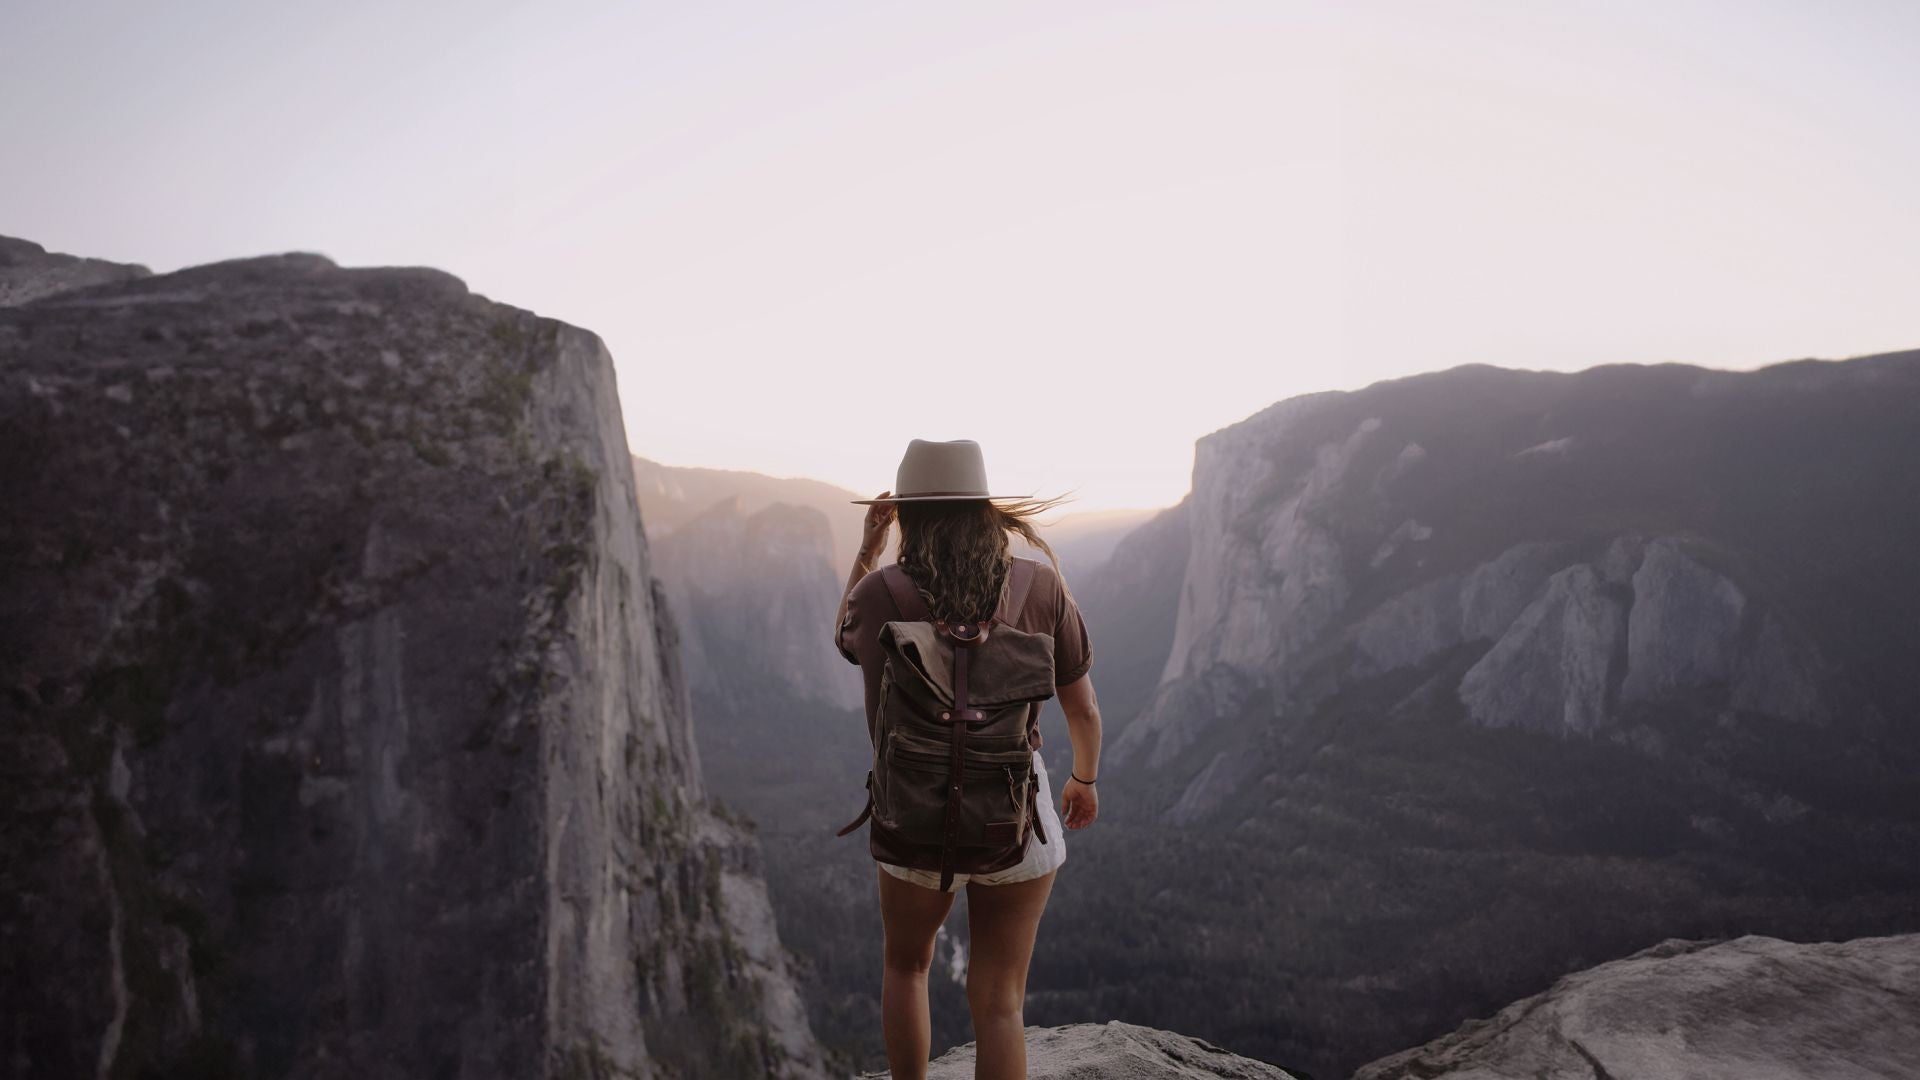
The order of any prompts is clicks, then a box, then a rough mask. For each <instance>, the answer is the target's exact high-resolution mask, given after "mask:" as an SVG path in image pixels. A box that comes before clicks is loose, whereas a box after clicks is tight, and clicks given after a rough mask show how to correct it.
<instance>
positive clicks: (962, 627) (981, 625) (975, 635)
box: [933, 619, 993, 647]
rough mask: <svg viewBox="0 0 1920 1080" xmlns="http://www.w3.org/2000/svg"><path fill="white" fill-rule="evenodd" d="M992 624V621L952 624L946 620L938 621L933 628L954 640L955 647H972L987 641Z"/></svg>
mask: <svg viewBox="0 0 1920 1080" xmlns="http://www.w3.org/2000/svg"><path fill="white" fill-rule="evenodd" d="M991 622H993V620H992V619H983V620H981V621H979V622H957V623H950V622H947V621H946V620H945V619H937V620H935V621H934V624H933V626H934V629H935V630H938V631H939V632H940V633H942V634H945V635H946V636H947V637H949V638H952V639H953V643H954V644H955V645H966V646H969V647H971V646H974V645H978V644H980V643H981V642H983V641H985V640H987V628H988V624H989V623H991Z"/></svg>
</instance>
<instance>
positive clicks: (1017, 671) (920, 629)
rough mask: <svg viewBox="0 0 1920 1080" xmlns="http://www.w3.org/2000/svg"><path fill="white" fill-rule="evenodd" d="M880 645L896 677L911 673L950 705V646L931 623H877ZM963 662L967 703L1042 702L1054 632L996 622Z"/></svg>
mask: <svg viewBox="0 0 1920 1080" xmlns="http://www.w3.org/2000/svg"><path fill="white" fill-rule="evenodd" d="M880 648H881V650H882V652H883V653H884V655H885V656H886V662H887V664H888V666H889V667H891V668H892V669H893V671H894V672H895V673H896V674H895V676H894V677H895V678H896V679H900V678H905V677H906V673H908V672H911V673H912V676H913V679H914V681H915V682H917V683H918V684H920V686H921V687H923V688H924V690H925V692H926V695H927V696H929V697H931V698H933V699H934V700H936V701H938V702H939V703H940V704H941V705H945V706H952V704H953V645H952V643H951V642H946V641H942V640H941V639H940V635H939V632H938V631H936V630H935V629H934V628H933V624H932V623H927V622H916V621H907V620H893V621H891V622H887V623H885V624H883V625H882V626H881V627H880ZM967 666H968V673H967V687H968V693H967V703H968V704H969V705H974V706H982V707H984V706H989V705H992V706H999V705H1011V704H1014V703H1016V702H1022V701H1045V700H1047V699H1048V698H1051V697H1052V696H1053V693H1054V686H1053V671H1054V667H1053V635H1052V634H1029V633H1026V632H1024V631H1021V630H1017V629H1015V628H1013V627H1011V626H1007V625H1004V624H1000V623H995V624H994V625H993V627H992V629H991V630H989V631H988V633H987V640H985V641H983V642H981V643H980V644H979V645H978V646H975V647H974V648H973V650H972V653H971V655H970V656H969V657H968V659H967Z"/></svg>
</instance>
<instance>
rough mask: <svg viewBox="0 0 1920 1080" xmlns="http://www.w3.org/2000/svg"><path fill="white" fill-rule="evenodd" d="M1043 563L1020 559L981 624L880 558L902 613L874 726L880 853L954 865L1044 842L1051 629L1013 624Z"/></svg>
mask: <svg viewBox="0 0 1920 1080" xmlns="http://www.w3.org/2000/svg"><path fill="white" fill-rule="evenodd" d="M1036 569H1037V566H1036V564H1035V563H1034V562H1032V561H1031V560H1028V559H1014V560H1013V565H1012V567H1011V569H1010V570H1009V571H1008V574H1009V577H1008V582H1007V588H1006V590H1005V591H1004V592H1003V593H1002V600H1001V604H1000V607H999V609H998V610H996V611H995V612H994V614H993V616H992V617H991V618H989V619H987V620H986V621H984V622H977V623H974V622H969V623H953V624H951V625H949V624H948V623H947V622H946V621H945V620H939V619H935V618H933V616H932V615H931V614H930V613H929V612H928V610H927V606H926V602H925V601H924V600H923V599H922V598H921V596H920V591H919V589H918V588H916V587H915V585H914V583H913V579H912V578H910V577H908V576H907V573H906V571H905V570H903V569H902V568H901V567H900V565H899V564H898V563H893V564H889V565H887V566H883V567H881V569H880V573H881V575H882V577H883V579H884V580H885V582H886V586H887V593H888V595H889V596H890V597H891V598H892V600H893V604H894V607H895V609H896V611H897V614H898V615H899V616H900V617H899V618H898V619H895V620H892V621H889V622H887V623H884V624H883V625H882V626H881V628H880V633H879V642H880V647H881V651H882V654H883V656H884V657H885V661H884V665H883V667H882V668H881V673H880V696H879V704H878V707H877V710H876V714H875V717H874V724H873V727H872V729H871V730H870V731H869V732H868V734H869V735H870V737H871V738H872V741H873V767H872V768H870V769H868V770H867V805H866V807H865V808H864V809H862V810H861V811H860V816H859V817H856V818H854V819H853V821H851V822H849V823H848V824H847V825H846V826H845V827H844V828H842V829H840V830H839V832H838V833H836V834H835V835H837V836H845V835H847V834H848V833H850V832H852V831H853V830H854V829H856V828H858V827H859V826H860V823H861V822H863V821H867V820H868V819H869V818H871V820H872V824H871V825H870V826H869V827H868V844H869V847H870V849H871V851H872V854H873V857H874V858H875V859H877V860H879V861H881V862H885V863H892V864H893V865H895V866H905V867H911V868H913V869H918V870H928V871H938V872H939V874H940V889H941V890H942V891H945V890H946V889H948V888H949V887H951V885H952V884H953V875H954V874H956V873H966V874H983V873H991V872H993V871H995V870H1005V869H1008V868H1010V867H1012V866H1015V865H1017V864H1018V863H1019V862H1020V861H1021V859H1023V858H1024V857H1025V855H1026V845H1027V831H1028V830H1029V829H1031V830H1033V831H1034V833H1035V834H1036V838H1037V839H1038V840H1039V841H1040V842H1041V843H1043V844H1044V843H1047V842H1048V840H1047V836H1046V833H1045V831H1044V830H1043V829H1041V827H1040V814H1039V793H1038V785H1037V781H1036V777H1035V775H1034V766H1033V755H1034V747H1035V746H1037V745H1038V743H1039V739H1038V735H1039V716H1040V708H1041V705H1042V704H1043V703H1044V702H1045V701H1046V700H1047V699H1048V698H1050V697H1052V696H1053V693H1054V685H1053V676H1054V666H1053V637H1052V635H1050V634H1030V633H1026V632H1024V631H1022V630H1020V629H1018V628H1016V627H1015V626H1014V621H1015V619H1016V618H1017V617H1018V615H1019V613H1020V608H1021V605H1022V604H1024V603H1025V602H1026V598H1027V593H1028V592H1029V591H1030V590H1031V587H1032V585H1033V574H1034V571H1035V570H1036Z"/></svg>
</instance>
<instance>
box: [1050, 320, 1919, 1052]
mask: <svg viewBox="0 0 1920 1080" xmlns="http://www.w3.org/2000/svg"><path fill="white" fill-rule="evenodd" d="M1916 416H1920V353H1903V354H1891V355H1886V356H1875V357H1862V358H1857V359H1853V360H1845V361H1795V362H1791V363H1786V364H1779V365H1774V366H1772V367H1768V368H1763V369H1760V370H1757V371H1752V372H1724V371H1710V370H1706V369H1701V368H1693V367H1686V366H1682V365H1659V366H1651V367H1643V366H1626V365H1617V366H1607V367H1599V368H1593V369H1590V370H1587V371H1582V372H1577V373H1569V374H1562V373H1549V372H1530V371H1508V370H1501V369H1496V368H1488V367H1484V366H1466V367H1461V368H1455V369H1452V370H1448V371H1441V372H1435V373H1431V374H1427V375H1420V376H1416V377H1413V378H1407V379H1396V380H1392V381H1388V382H1382V383H1377V384H1374V385H1372V386H1369V387H1366V388H1364V389H1362V390H1357V391H1353V392H1343V393H1330V394H1315V395H1309V396H1307V397H1303V398H1296V399H1291V400H1289V401H1285V402H1281V403H1279V404H1277V405H1275V406H1273V407H1271V408H1269V409H1266V410H1263V411H1262V412H1260V413H1258V414H1256V415H1254V416H1252V417H1250V418H1248V419H1247V420H1246V421H1244V422H1243V423H1240V424H1236V425H1234V426H1233V427H1230V428H1227V429H1224V430H1222V431H1219V432H1215V433H1213V434H1211V435H1209V436H1207V437H1206V438H1204V439H1202V440H1201V441H1200V443H1199V445H1198V447H1197V448H1196V455H1195V467H1194V488H1193V492H1192V494H1191V495H1190V497H1189V504H1188V526H1189V535H1188V537H1187V543H1186V545H1185V547H1184V549H1182V548H1180V547H1179V546H1178V545H1174V544H1169V543H1166V542H1164V538H1161V539H1159V540H1154V538H1152V537H1150V536H1145V535H1143V536H1142V540H1143V542H1142V543H1140V544H1137V545H1136V544H1134V543H1133V538H1131V537H1130V538H1129V540H1128V542H1127V543H1123V544H1122V546H1121V549H1120V550H1119V551H1116V554H1115V558H1114V560H1113V565H1111V566H1108V567H1102V568H1100V571H1099V572H1098V573H1096V574H1094V575H1093V576H1092V580H1085V581H1082V582H1078V583H1076V589H1077V590H1078V591H1079V592H1080V593H1081V594H1082V595H1086V596H1093V595H1108V594H1110V595H1113V596H1116V597H1120V598H1122V600H1121V602H1120V603H1119V604H1118V605H1117V606H1116V605H1106V604H1103V605H1101V606H1100V608H1099V609H1098V610H1097V611H1096V610H1095V609H1094V607H1093V606H1092V605H1089V627H1090V630H1091V632H1092V634H1093V637H1094V640H1095V648H1096V651H1097V650H1099V649H1100V648H1101V645H1100V642H1101V641H1103V640H1106V639H1108V638H1114V637H1121V636H1131V637H1132V638H1133V639H1134V640H1136V641H1142V642H1145V641H1151V640H1154V639H1155V637H1156V635H1163V636H1160V637H1159V638H1158V639H1159V640H1163V641H1165V642H1166V643H1167V644H1166V646H1165V652H1164V653H1163V654H1162V655H1160V656H1158V657H1153V656H1148V655H1138V654H1136V655H1135V656H1134V657H1132V658H1131V659H1129V660H1128V662H1127V667H1128V668H1129V669H1130V671H1137V670H1139V669H1140V668H1142V667H1151V668H1152V669H1154V670H1155V671H1157V672H1158V674H1159V678H1158V680H1157V685H1154V686H1153V687H1152V688H1151V690H1150V691H1149V692H1148V693H1147V695H1146V697H1145V700H1144V703H1143V705H1142V707H1141V709H1140V710H1139V712H1138V715H1137V716H1135V717H1133V718H1131V719H1122V720H1121V721H1120V723H1119V724H1118V725H1116V727H1117V728H1118V730H1117V734H1116V735H1115V737H1114V738H1113V739H1112V740H1111V741H1110V742H1109V743H1108V744H1107V753H1106V754H1104V755H1103V761H1102V765H1103V769H1104V771H1105V773H1106V777H1103V784H1104V785H1105V786H1104V790H1105V791H1106V793H1107V794H1108V796H1109V797H1111V802H1110V805H1109V806H1107V807H1105V808H1103V812H1102V821H1103V822H1104V823H1105V824H1104V825H1103V826H1102V827H1101V828H1098V829H1094V830H1090V832H1089V835H1088V836H1087V837H1086V838H1085V839H1084V841H1083V842H1082V849H1081V850H1082V858H1081V860H1080V862H1079V863H1078V864H1077V865H1078V866H1079V867H1080V870H1079V873H1080V874H1081V875H1082V876H1083V880H1084V882H1085V884H1086V888H1087V890H1088V892H1090V893H1091V894H1094V895H1097V896H1098V897H1099V898H1100V899H1099V903H1098V905H1093V904H1088V905H1086V907H1087V908H1088V910H1089V911H1092V910H1093V908H1094V907H1096V906H1097V907H1098V908H1099V909H1100V910H1103V911H1104V910H1110V909H1111V910H1125V911H1128V912H1130V913H1133V918H1135V919H1136V921H1137V923H1138V925H1136V926H1134V927H1132V928H1131V929H1130V933H1129V951H1128V953H1127V954H1126V960H1125V962H1124V965H1123V964H1121V963H1119V962H1115V963H1114V964H1113V965H1112V967H1111V969H1110V970H1111V971H1114V972H1120V971H1126V970H1154V971H1156V972H1157V973H1160V974H1161V977H1162V979H1163V980H1164V984H1165V985H1167V986H1169V987H1181V988H1182V989H1181V990H1179V991H1170V992H1166V993H1157V992H1154V991H1152V990H1147V991H1145V993H1144V994H1143V997H1144V998H1145V999H1146V1000H1143V1001H1142V1002H1141V1003H1140V1006H1139V1007H1140V1008H1142V1009H1151V1010H1152V1011H1151V1013H1150V1014H1149V1015H1152V1016H1153V1017H1154V1018H1155V1020H1156V1022H1157V1023H1160V1024H1162V1025H1164V1026H1167V1027H1171V1028H1174V1029H1176V1030H1180V1031H1184V1032H1190V1033H1192V1034H1194V1035H1199V1036H1202V1037H1206V1038H1209V1039H1213V1040H1215V1041H1217V1042H1221V1043H1224V1044H1226V1045H1230V1046H1232V1047H1234V1049H1236V1050H1238V1051H1240V1052H1242V1053H1247V1054H1253V1055H1256V1056H1259V1057H1263V1058H1269V1059H1273V1060H1282V1061H1297V1062H1300V1063H1301V1064H1302V1065H1304V1066H1305V1067H1306V1068H1307V1069H1309V1070H1311V1071H1313V1072H1314V1073H1316V1074H1330V1075H1339V1074H1343V1073H1344V1072H1346V1071H1347V1070H1349V1069H1351V1068H1353V1067H1354V1066H1356V1065H1358V1064H1359V1063H1361V1062H1364V1061H1367V1060H1371V1059H1373V1058H1377V1057H1379V1056H1380V1054H1382V1053H1384V1052H1386V1051H1387V1050H1389V1049H1392V1048H1394V1047H1400V1046H1406V1045H1409V1044H1413V1043H1417V1042H1420V1041H1422V1040H1425V1039H1429V1038H1432V1037H1433V1036H1434V1035H1436V1034H1439V1033H1440V1032H1443V1031H1446V1030H1449V1029H1451V1028H1452V1027H1453V1026H1455V1025H1457V1024H1458V1023H1460V1022H1461V1021H1462V1020H1464V1019H1465V1018H1467V1017H1469V1016H1474V1015H1486V1014H1487V1013H1488V1012H1491V1011H1492V1009H1494V1008H1496V1007H1498V1006H1499V1005H1501V1004H1503V1003H1505V1002H1508V1001H1511V1000H1513V999H1514V998H1515V997H1517V996H1519V995H1522V994H1527V993H1532V992H1534V991H1535V990H1536V989H1538V987H1540V986H1543V985H1546V983H1547V982H1549V981H1550V980H1551V979H1552V978H1553V977H1555V976H1558V975H1560V974H1562V973H1565V972H1568V971H1574V970H1578V969H1580V968H1584V967H1587V966H1590V965H1592V964H1593V963H1595V962H1596V961H1597V960H1598V959H1601V958H1605V957H1610V956H1619V955H1624V954H1627V953H1630V952H1632V951H1634V950H1636V949H1640V948H1643V947H1645V946H1647V945H1650V944H1652V943H1654V942H1658V941H1661V940H1664V939H1666V938H1671V937H1688V938H1713V937H1728V936H1735V935H1739V934H1747V933H1758V934H1766V935H1769V936H1772V937H1778V938H1783V939H1789V940H1809V939H1828V938H1842V937H1854V936H1860V935H1874V934H1887V933H1896V932H1906V931H1909V930H1911V929H1913V922H1912V918H1913V916H1912V912H1913V911H1914V909H1915V903H1916V901H1917V900H1920V869H1916V867H1915V865H1914V864H1913V861H1912V860H1911V859H1910V858H1908V857H1907V856H1906V854H1905V853H1906V852H1909V851H1911V850H1914V849H1915V848H1916V846H1920V787H1916V785H1914V783H1913V782H1912V777H1913V775H1914V773H1915V771H1916V770H1920V728H1916V727H1915V725H1914V724H1913V723H1912V718H1913V717H1914V716H1916V715H1920V680H1915V679H1914V678H1913V677H1912V674H1911V658H1912V657H1913V656H1915V655H1920V620H1916V619H1914V618H1913V612H1914V611H1915V610H1916V609H1920V564H1916V563H1915V562H1914V560H1913V558H1912V557H1911V555H1910V554H1909V553H1910V552H1912V551H1914V550H1920V498H1917V497H1916V494H1915V488H1914V486H1913V485H1912V484H1911V483H1910V482H1909V480H1908V479H1907V478H1908V477H1909V476H1910V475H1911V473H1912V472H1913V470H1914V469H1915V468H1916V467H1920V424H1915V423H1914V418H1915V417H1916ZM1129 550H1131V558H1130V559H1129V562H1128V563H1127V564H1123V563H1122V559H1121V554H1122V552H1128V551H1129ZM1107 574H1111V575H1112V576H1113V580H1112V582H1111V583H1107V582H1103V581H1101V580H1099V579H1100V578H1101V577H1102V576H1103V575H1107ZM1167 580H1173V581H1177V582H1178V587H1177V590H1175V589H1166V588H1151V587H1146V583H1151V582H1157V581H1167ZM1115 619H1118V620H1120V622H1119V623H1118V624H1116V623H1115V621H1114V620H1115ZM1102 655H1107V654H1102ZM1095 668H1096V672H1097V671H1098V670H1099V661H1096V663H1095ZM1107 678H1108V677H1107V676H1100V675H1098V674H1096V676H1095V682H1096V684H1098V685H1099V688H1100V690H1101V697H1102V699H1103V701H1105V700H1106V699H1107V696H1108V695H1107V694H1106V685H1107V684H1106V681H1104V680H1106V679H1107ZM1118 678H1119V679H1124V678H1125V675H1124V674H1123V675H1122V676H1120V677H1118ZM1116 684H1118V680H1116ZM1123 716H1124V714H1123ZM1116 796H1117V797H1116ZM1103 829H1104V830H1105V831H1104V832H1103V831H1102V830H1103ZM1103 844H1111V845H1112V848H1111V850H1110V851H1109V850H1107V849H1105V848H1103V847H1102V846H1101V845H1103ZM1180 883H1203V884H1201V885H1191V886H1187V887H1183V886H1182V885H1181V884H1180ZM1073 896H1074V894H1073V893H1072V892H1071V891H1069V892H1065V893H1062V894H1060V901H1059V902H1060V903H1061V904H1063V905H1065V908H1066V909H1071V908H1072V907H1074V906H1075V904H1076V903H1077V901H1075V900H1074V899H1073ZM1066 909H1063V911H1062V916H1063V918H1062V921H1061V922H1060V923H1059V924H1058V927H1059V928H1060V929H1058V930H1057V931H1056V932H1057V933H1060V934H1064V935H1072V934H1073V933H1074V931H1073V930H1072V929H1069V928H1071V927H1073V926H1074V925H1075V918H1076V915H1077V913H1076V912H1073V911H1070V910H1066ZM1196 926H1199V927H1207V928H1210V929H1211V930H1212V934H1213V937H1212V939H1211V940H1210V939H1208V938H1206V937H1201V938H1200V939H1199V940H1197V941H1196V940H1195V939H1194V938H1193V937H1191V936H1189V935H1188V934H1187V933H1186V932H1185V928H1189V927H1196ZM1220 941H1227V942H1233V943H1235V945H1234V946H1233V947H1228V946H1223V945H1220V944H1217V942H1220ZM1248 942H1255V943H1258V944H1256V945H1252V946H1246V945H1244V944H1243V943H1248ZM1056 947H1064V943H1063V942H1061V943H1057V945H1056ZM1074 947H1075V948H1077V949H1080V950H1083V952H1081V953H1077V954H1076V955H1086V956H1099V955H1101V953H1100V950H1101V949H1102V948H1104V947H1106V946H1105V943H1104V942H1103V941H1102V940H1101V939H1099V938H1097V937H1095V936H1094V935H1088V936H1087V937H1086V938H1085V939H1084V940H1083V941H1081V942H1078V943H1076V945H1075V946H1074ZM1093 963H1095V964H1096V967H1095V970H1096V971H1098V970H1100V969H1099V968H1098V966H1097V964H1098V961H1093ZM1116 977H1117V976H1116ZM1188 988H1191V989H1188ZM1064 1000H1065V1001H1069V1002H1072V1003H1074V1004H1079V1005H1083V1006H1084V1005H1085V1003H1087V1002H1091V1001H1098V1000H1100V999H1099V998H1098V996H1097V995H1096V994H1095V993H1093V992H1087V993H1085V994H1082V995H1080V996H1078V997H1072V996H1066V997H1064Z"/></svg>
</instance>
